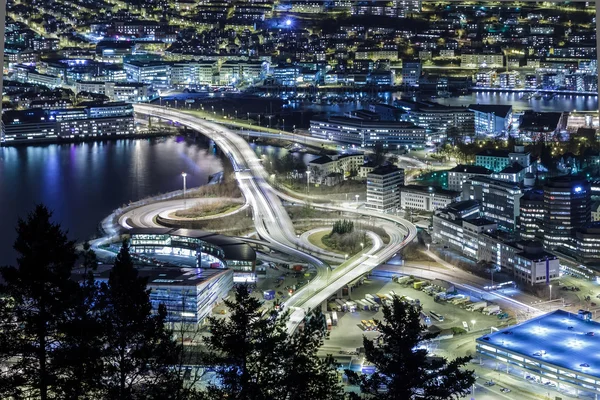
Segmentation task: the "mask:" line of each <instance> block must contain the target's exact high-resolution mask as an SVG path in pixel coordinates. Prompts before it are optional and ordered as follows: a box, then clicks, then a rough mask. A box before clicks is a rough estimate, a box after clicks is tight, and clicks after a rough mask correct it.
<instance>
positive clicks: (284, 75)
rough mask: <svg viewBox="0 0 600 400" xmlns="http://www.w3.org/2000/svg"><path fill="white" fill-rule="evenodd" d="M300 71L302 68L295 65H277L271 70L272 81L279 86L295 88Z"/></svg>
mask: <svg viewBox="0 0 600 400" xmlns="http://www.w3.org/2000/svg"><path fill="white" fill-rule="evenodd" d="M301 71H302V68H301V67H299V66H297V65H278V66H276V67H274V68H273V69H272V70H271V72H272V75H273V80H274V81H275V83H276V84H278V85H281V86H296V85H297V84H298V81H299V79H300V75H301Z"/></svg>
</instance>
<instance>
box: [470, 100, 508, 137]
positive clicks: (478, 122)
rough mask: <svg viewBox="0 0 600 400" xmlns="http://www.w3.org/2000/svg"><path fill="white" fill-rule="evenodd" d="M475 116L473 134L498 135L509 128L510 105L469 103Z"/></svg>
mask: <svg viewBox="0 0 600 400" xmlns="http://www.w3.org/2000/svg"><path fill="white" fill-rule="evenodd" d="M469 110H471V111H473V113H474V117H475V136H484V137H485V136H498V135H501V134H505V133H506V132H508V131H509V130H510V126H511V124H512V106H506V105H489V104H471V105H469Z"/></svg>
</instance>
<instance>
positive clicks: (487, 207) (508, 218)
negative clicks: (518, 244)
mask: <svg viewBox="0 0 600 400" xmlns="http://www.w3.org/2000/svg"><path fill="white" fill-rule="evenodd" d="M521 196H522V190H521V188H520V187H519V185H517V184H515V183H511V182H504V181H500V180H497V179H493V178H491V177H488V176H477V177H471V178H470V179H469V180H467V181H466V182H465V183H464V185H463V199H464V200H469V199H470V200H479V201H481V210H482V214H483V217H485V218H487V219H489V220H492V221H494V222H496V223H497V224H498V229H501V230H504V231H507V232H514V231H515V227H516V218H517V216H518V215H519V204H520V203H519V201H520V198H521Z"/></svg>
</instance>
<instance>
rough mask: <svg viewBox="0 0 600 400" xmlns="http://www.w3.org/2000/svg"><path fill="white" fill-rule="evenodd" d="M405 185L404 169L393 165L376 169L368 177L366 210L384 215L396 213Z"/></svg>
mask: <svg viewBox="0 0 600 400" xmlns="http://www.w3.org/2000/svg"><path fill="white" fill-rule="evenodd" d="M403 185H404V170H403V169H400V168H396V167H394V166H391V165H389V166H385V167H379V168H376V169H374V170H373V171H371V172H370V173H369V174H368V175H367V203H366V205H365V206H366V208H367V209H370V210H374V211H379V212H383V213H392V212H395V211H396V210H397V209H398V205H399V203H400V188H401V187H402V186H403Z"/></svg>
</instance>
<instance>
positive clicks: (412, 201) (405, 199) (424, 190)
mask: <svg viewBox="0 0 600 400" xmlns="http://www.w3.org/2000/svg"><path fill="white" fill-rule="evenodd" d="M460 197H461V195H460V192H455V191H452V190H445V189H440V188H434V187H427V186H417V185H409V186H404V187H402V188H401V189H400V208H402V209H403V210H407V209H411V210H422V211H428V212H433V211H435V210H437V209H440V208H444V207H447V206H448V205H449V204H450V203H454V202H456V201H459V200H460Z"/></svg>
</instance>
